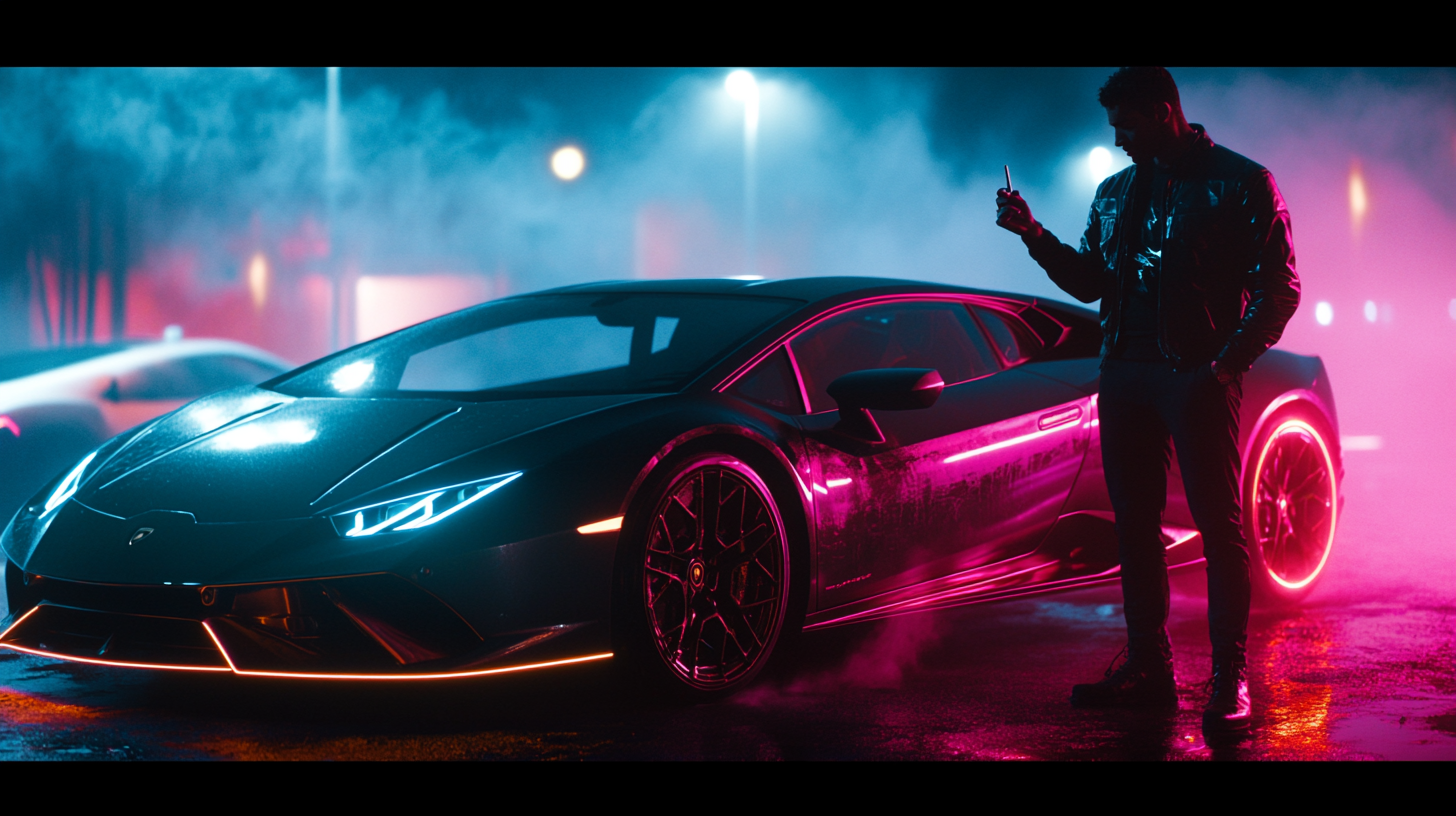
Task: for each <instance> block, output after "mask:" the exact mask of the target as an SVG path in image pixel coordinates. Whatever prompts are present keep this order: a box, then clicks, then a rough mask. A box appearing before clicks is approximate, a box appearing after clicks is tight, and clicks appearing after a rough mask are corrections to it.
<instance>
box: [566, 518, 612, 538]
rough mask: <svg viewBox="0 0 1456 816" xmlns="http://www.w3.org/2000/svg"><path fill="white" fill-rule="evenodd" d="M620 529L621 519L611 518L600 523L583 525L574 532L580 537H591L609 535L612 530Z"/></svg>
mask: <svg viewBox="0 0 1456 816" xmlns="http://www.w3.org/2000/svg"><path fill="white" fill-rule="evenodd" d="M620 529H622V517H621V516H613V517H611V518H609V519H604V520H602V521H594V522H592V523H591V524H583V525H581V526H580V527H578V528H576V531H577V532H578V533H581V534H582V535H593V534H595V533H610V532H612V531H613V530H620Z"/></svg>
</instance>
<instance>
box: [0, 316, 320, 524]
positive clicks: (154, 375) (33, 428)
mask: <svg viewBox="0 0 1456 816" xmlns="http://www.w3.org/2000/svg"><path fill="white" fill-rule="evenodd" d="M291 368H293V365H292V364H291V363H289V362H288V361H286V360H284V359H282V358H280V357H277V356H275V355H272V354H269V353H268V352H266V351H263V350H261V349H257V348H254V347H252V346H248V345H245V344H243V343H236V342H232V341H229V340H172V341H164V342H149V343H124V344H117V345H109V346H73V347H69V348H50V349H37V350H33V351H25V352H19V353H14V354H7V355H0V516H3V520H0V523H3V521H5V520H9V518H10V516H11V515H12V514H14V512H15V510H16V509H17V508H19V507H20V505H21V504H22V503H24V501H25V500H26V499H28V498H30V496H31V495H32V494H33V493H34V492H35V491H37V490H39V489H40V488H41V486H43V485H44V484H45V483H46V481H47V480H49V479H50V478H51V477H53V476H55V475H56V474H57V473H58V472H59V471H61V470H62V469H64V468H65V467H67V466H68V465H69V464H71V463H72V462H74V460H75V459H76V458H78V457H79V456H81V455H83V454H85V452H86V451H88V450H91V449H92V448H94V447H96V446H97V445H99V444H101V442H102V441H104V440H106V439H110V438H111V437H113V436H115V435H117V434H119V433H121V432H122V431H125V430H126V429H128V428H131V427H133V426H135V425H138V424H140V423H142V422H146V421H147V420H149V419H152V418H153V417H157V416H160V415H162V414H165V413H167V412H169V411H172V410H174V409H176V408H179V407H181V406H182V405H183V404H185V403H188V402H191V401H192V400H195V399H197V398H198V397H201V396H205V395H207V394H211V393H213V392H215V391H221V390H223V389H227V388H233V387H236V386H240V385H256V384H257V383H260V382H262V381H264V380H268V379H271V378H273V377H275V376H277V375H279V374H282V373H283V372H284V371H287V370H289V369H291Z"/></svg>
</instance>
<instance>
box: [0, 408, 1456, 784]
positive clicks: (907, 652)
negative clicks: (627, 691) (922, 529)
mask: <svg viewBox="0 0 1456 816" xmlns="http://www.w3.org/2000/svg"><path fill="white" fill-rule="evenodd" d="M1447 448H1450V449H1449V450H1448V449H1447ZM1452 461H1456V440H1446V441H1440V440H1437V441H1435V442H1433V441H1432V440H1430V439H1429V438H1416V437H1410V438H1409V439H1406V438H1403V437H1401V436H1399V435H1395V436H1392V437H1388V438H1387V440H1386V443H1385V446H1384V447H1383V448H1382V449H1381V450H1377V451H1359V452H1351V453H1349V454H1348V455H1347V462H1346V469H1347V476H1346V481H1345V491H1346V495H1347V504H1346V507H1345V512H1344V516H1343V518H1342V519H1341V523H1340V524H1341V526H1340V531H1339V534H1338V538H1337V541H1336V549H1335V553H1334V556H1333V557H1332V559H1331V561H1330V563H1329V565H1328V566H1327V568H1326V569H1327V573H1326V574H1325V575H1324V576H1322V578H1321V583H1320V585H1319V586H1318V587H1317V588H1316V590H1315V592H1314V593H1313V594H1312V595H1311V596H1310V597H1309V598H1308V599H1307V600H1306V602H1305V603H1304V604H1303V605H1301V606H1300V607H1298V608H1292V609H1276V608H1258V609H1256V610H1255V612H1254V614H1253V616H1252V619H1251V626H1250V638H1249V645H1250V655H1249V657H1250V668H1251V672H1250V674H1251V678H1250V679H1251V690H1252V693H1253V699H1254V704H1255V713H1254V724H1253V728H1252V729H1251V731H1250V733H1249V735H1248V736H1247V737H1246V738H1243V739H1239V740H1228V741H1222V742H1219V741H1215V742H1214V743H1213V744H1210V741H1209V740H1207V739H1205V738H1204V736H1203V734H1202V733H1201V730H1200V727H1199V714H1200V710H1201V707H1202V704H1203V702H1204V700H1205V699H1206V698H1205V695H1204V692H1203V690H1202V688H1201V684H1202V682H1203V681H1204V680H1206V679H1207V677H1208V674H1209V666H1208V659H1209V649H1208V641H1207V626H1206V623H1205V621H1204V618H1203V614H1204V594H1203V572H1202V570H1201V569H1194V570H1191V571H1187V572H1183V573H1179V574H1177V575H1176V576H1175V579H1174V584H1173V586H1174V599H1173V617H1172V620H1171V622H1170V626H1171V631H1172V636H1173V644H1174V649H1175V659H1176V668H1177V671H1178V685H1179V691H1180V699H1181V704H1180V708H1179V710H1178V712H1177V713H1176V714H1171V715H1168V714H1150V713H1138V712H1111V711H1079V710H1074V709H1072V708H1071V707H1070V706H1069V705H1068V703H1067V697H1068V693H1069V691H1070V688H1071V686H1072V684H1073V683H1077V682H1084V681H1087V680H1093V679H1096V678H1098V677H1100V676H1101V673H1102V671H1103V669H1104V668H1105V667H1106V665H1107V663H1108V661H1109V660H1111V659H1112V657H1113V655H1114V654H1116V652H1117V651H1118V649H1119V648H1120V647H1121V646H1122V643H1123V629H1122V617H1121V615H1122V611H1121V606H1120V600H1121V599H1120V593H1119V591H1118V589H1117V588H1116V586H1115V585H1114V586H1108V587H1098V588H1093V589H1087V590H1081V591H1077V592H1070V593H1063V594H1059V595H1051V596H1043V597H1040V598H1035V599H1026V600H1020V601H1015V602H1010V603H1002V604H994V605H984V606H974V607H965V608H961V609H957V610H949V611H941V612H932V613H923V614H918V615H911V616H905V617H901V618H895V619H892V620H889V621H881V622H877V623H871V624H861V625H857V626H851V627H843V628H839V629H834V630H829V631H825V632H820V633H815V634H812V635H809V636H807V637H806V638H805V639H804V641H803V644H802V653H801V656H800V659H799V660H798V662H797V664H796V665H794V666H792V667H790V668H786V669H784V670H781V671H779V672H777V673H775V674H773V675H772V676H768V677H764V678H762V679H760V681H758V682H757V683H756V684H755V685H754V686H753V687H751V688H750V689H748V690H747V691H746V692H744V693H742V694H740V695H738V696H737V697H734V698H732V699H730V700H727V701H724V702H720V703H716V704H711V705H701V706H696V707H688V708H682V707H668V706H661V705H653V704H649V703H645V702H643V701H641V700H640V699H635V698H633V697H632V696H631V695H624V694H622V692H621V689H620V688H619V687H618V686H616V685H615V684H614V682H613V678H612V673H611V671H610V667H608V666H605V665H602V664H595V665H583V666H577V667H567V668H561V669H556V670H552V671H549V672H537V673H533V674H529V675H518V676H512V677H504V678H491V679H483V680H463V681H450V682H444V683H431V684H387V685H361V686H356V685H345V684H336V683H317V682H314V683H308V682H302V683H300V682H279V681H268V680H255V679H244V678H235V677H217V676H189V675H178V674H167V673H150V672H141V671H129V670H120V669H109V668H103V667H95V666H84V665H76V664H66V663H59V662H55V661H49V660H44V659H40V658H35V657H31V656H27V655H21V654H16V653H12V652H3V651H0V759H6V760H17V759H21V760H67V759H86V760H97V759H267V760H275V759H283V760H290V759H340V760H367V759H379V760H403V759H410V760H420V759H424V760H444V759H452V760H453V759H528V760H537V759H550V760H585V759H616V760H623V759H690V760H691V759H707V760H779V759H801V760H802V759H809V760H832V759H851V760H887V759H900V760H906V759H908V760H952V759H1042V760H1199V759H1255V760H1256V759H1280V760H1283V759H1302V760H1324V759H1392V760H1410V759H1416V760H1452V759H1456V528H1453V526H1452V525H1450V524H1449V523H1448V522H1447V519H1446V516H1447V515H1448V514H1449V511H1448V510H1447V509H1446V508H1447V507H1448V506H1449V504H1450V501H1449V498H1447V497H1451V496H1456V469H1453V468H1451V467H1449V466H1448V465H1445V464H1443V463H1446V462H1452ZM1422 463H1424V464H1422Z"/></svg>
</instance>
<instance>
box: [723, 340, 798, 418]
mask: <svg viewBox="0 0 1456 816" xmlns="http://www.w3.org/2000/svg"><path fill="white" fill-rule="evenodd" d="M728 393H729V394H732V395H733V396H735V397H739V398H741V399H746V400H748V401H749V402H756V403H758V404H759V405H763V406H766V407H768V408H772V409H773V410H775V411H778V412H780V413H784V414H802V413H804V400H803V398H802V397H800V396H799V379H798V377H796V376H794V368H793V365H792V364H791V363H790V362H789V353H788V352H787V351H785V350H784V349H783V348H782V347H780V348H779V350H778V351H775V352H774V353H773V354H770V355H769V356H768V357H766V358H764V360H763V361H762V362H760V363H759V364H758V365H756V366H754V367H753V369H752V370H750V371H749V372H748V373H747V374H744V375H743V376H742V377H739V378H738V382H735V383H733V385H732V387H730V388H729V389H728Z"/></svg>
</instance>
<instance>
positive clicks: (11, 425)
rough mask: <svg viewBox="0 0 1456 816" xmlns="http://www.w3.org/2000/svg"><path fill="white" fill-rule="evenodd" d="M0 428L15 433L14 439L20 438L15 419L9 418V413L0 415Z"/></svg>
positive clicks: (18, 427)
mask: <svg viewBox="0 0 1456 816" xmlns="http://www.w3.org/2000/svg"><path fill="white" fill-rule="evenodd" d="M0 428H4V429H5V430H7V431H9V432H11V433H13V434H15V438H16V439H19V438H20V426H19V425H17V424H16V423H15V420H13V419H11V418H10V415H9V414H6V415H4V416H0Z"/></svg>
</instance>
